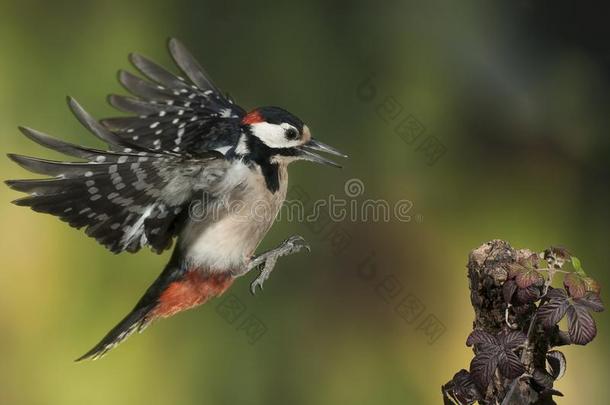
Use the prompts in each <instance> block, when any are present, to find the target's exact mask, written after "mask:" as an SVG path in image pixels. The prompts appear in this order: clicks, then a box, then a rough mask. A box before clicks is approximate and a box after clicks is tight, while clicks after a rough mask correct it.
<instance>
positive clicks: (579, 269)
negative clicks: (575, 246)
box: [572, 256, 587, 277]
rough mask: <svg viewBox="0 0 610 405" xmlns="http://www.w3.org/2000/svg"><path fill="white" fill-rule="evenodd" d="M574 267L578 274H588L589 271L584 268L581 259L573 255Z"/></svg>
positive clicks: (583, 275) (584, 275)
mask: <svg viewBox="0 0 610 405" xmlns="http://www.w3.org/2000/svg"><path fill="white" fill-rule="evenodd" d="M572 267H573V268H574V271H575V272H576V274H578V275H580V276H582V277H586V276H587V273H585V270H584V269H583V268H582V264H581V263H580V259H579V258H578V257H576V256H572Z"/></svg>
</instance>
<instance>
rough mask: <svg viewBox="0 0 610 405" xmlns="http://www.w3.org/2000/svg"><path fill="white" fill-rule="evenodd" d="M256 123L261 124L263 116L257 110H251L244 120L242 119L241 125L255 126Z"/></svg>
mask: <svg viewBox="0 0 610 405" xmlns="http://www.w3.org/2000/svg"><path fill="white" fill-rule="evenodd" d="M257 122H263V116H262V115H261V113H260V112H259V111H258V110H252V111H250V112H249V113H248V114H246V116H245V117H244V118H242V120H241V123H242V124H256V123H257Z"/></svg>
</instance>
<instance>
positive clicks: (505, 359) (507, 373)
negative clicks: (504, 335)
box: [498, 351, 525, 379]
mask: <svg viewBox="0 0 610 405" xmlns="http://www.w3.org/2000/svg"><path fill="white" fill-rule="evenodd" d="M498 368H499V369H500V373H501V374H502V375H503V376H504V377H506V378H510V379H513V378H517V377H519V376H520V375H521V374H523V373H524V372H525V367H524V366H523V363H521V360H519V357H517V355H516V354H515V353H513V352H511V351H503V352H502V353H501V354H500V355H499V356H498Z"/></svg>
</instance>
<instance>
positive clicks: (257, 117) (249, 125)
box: [235, 107, 347, 167]
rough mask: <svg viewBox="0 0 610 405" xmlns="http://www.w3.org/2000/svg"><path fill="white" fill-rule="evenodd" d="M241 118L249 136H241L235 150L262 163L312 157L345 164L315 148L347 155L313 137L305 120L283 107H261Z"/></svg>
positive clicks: (311, 158) (278, 162)
mask: <svg viewBox="0 0 610 405" xmlns="http://www.w3.org/2000/svg"><path fill="white" fill-rule="evenodd" d="M241 122H242V125H243V126H244V128H245V131H244V132H245V136H242V138H241V139H240V140H239V143H238V145H237V147H236V148H235V153H236V154H237V155H241V156H246V157H248V158H249V159H251V160H253V161H256V162H258V163H263V162H264V163H269V164H288V163H290V162H293V161H296V160H309V161H311V162H316V163H321V164H325V165H329V166H334V167H341V166H339V165H338V164H337V163H335V162H333V161H332V160H329V159H327V158H325V157H323V156H320V155H319V154H317V153H315V152H316V151H317V152H326V153H330V154H333V155H336V156H341V157H347V156H346V155H344V154H343V153H341V152H339V151H338V150H336V149H335V148H333V147H331V146H328V145H325V144H323V143H322V142H320V141H318V140H315V139H314V138H312V137H311V132H310V131H309V128H308V127H307V125H305V124H304V123H303V121H301V120H300V119H299V118H297V117H296V116H295V115H293V114H291V113H289V112H288V111H286V110H284V109H282V108H279V107H261V108H257V109H255V110H253V111H251V112H249V113H248V114H247V115H246V116H244V118H243V119H242V121H241Z"/></svg>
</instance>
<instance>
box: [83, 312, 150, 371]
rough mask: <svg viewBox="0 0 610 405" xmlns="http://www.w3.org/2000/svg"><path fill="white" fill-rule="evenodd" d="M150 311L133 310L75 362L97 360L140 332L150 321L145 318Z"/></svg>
mask: <svg viewBox="0 0 610 405" xmlns="http://www.w3.org/2000/svg"><path fill="white" fill-rule="evenodd" d="M150 310H151V308H150V307H143V308H135V309H134V310H133V311H131V312H130V313H129V314H128V315H127V316H126V317H125V318H123V320H122V321H121V322H119V323H118V324H117V325H116V326H115V327H114V328H112V330H110V332H108V333H107V334H106V336H104V338H103V339H102V340H101V341H100V342H99V343H98V344H96V345H95V346H94V347H93V348H92V349H91V350H89V351H88V352H87V353H85V354H83V355H82V356H80V357H79V358H78V359H76V361H81V360H85V359H91V360H97V359H99V358H100V357H102V356H103V355H105V354H106V353H107V352H108V351H109V350H111V349H113V348H114V347H116V346H117V345H118V344H119V343H121V342H122V341H123V340H125V339H127V338H128V337H129V336H131V334H133V333H134V332H135V331H138V332H142V331H143V330H144V329H145V328H146V326H148V324H149V323H150V322H151V321H152V320H151V319H148V318H147V315H148V314H149V313H150Z"/></svg>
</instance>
